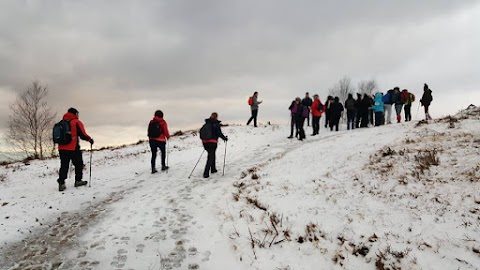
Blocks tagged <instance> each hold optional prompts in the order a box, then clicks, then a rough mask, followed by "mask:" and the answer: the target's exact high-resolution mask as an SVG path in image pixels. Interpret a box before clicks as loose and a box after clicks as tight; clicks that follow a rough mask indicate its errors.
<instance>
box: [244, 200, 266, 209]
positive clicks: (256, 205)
mask: <svg viewBox="0 0 480 270" xmlns="http://www.w3.org/2000/svg"><path fill="white" fill-rule="evenodd" d="M245 199H246V200H247V202H248V203H249V204H251V205H253V206H255V207H257V208H258V209H260V210H263V211H267V207H265V206H263V205H262V204H261V203H260V202H259V201H258V200H257V198H250V197H246V198H245Z"/></svg>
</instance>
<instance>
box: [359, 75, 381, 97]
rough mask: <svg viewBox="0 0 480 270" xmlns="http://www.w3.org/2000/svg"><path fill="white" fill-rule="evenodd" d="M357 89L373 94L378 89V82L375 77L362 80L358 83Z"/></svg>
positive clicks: (363, 92) (360, 91)
mask: <svg viewBox="0 0 480 270" xmlns="http://www.w3.org/2000/svg"><path fill="white" fill-rule="evenodd" d="M357 89H358V92H359V93H362V94H367V95H372V94H373V92H374V91H375V90H377V89H378V84H377V81H376V80H375V79H370V80H368V81H360V82H359V83H358V87H357Z"/></svg>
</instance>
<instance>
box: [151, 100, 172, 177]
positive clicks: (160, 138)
mask: <svg viewBox="0 0 480 270" xmlns="http://www.w3.org/2000/svg"><path fill="white" fill-rule="evenodd" d="M168 139H170V133H169V132H168V125H167V122H165V120H164V119H163V112H162V111H160V110H157V111H156V112H155V116H154V117H153V119H152V120H150V123H149V124H148V142H149V144H150V149H151V150H152V159H151V165H152V173H156V172H158V171H157V169H156V168H155V161H156V159H157V149H158V148H160V152H162V171H165V170H168V166H167V165H166V164H165V158H166V155H167V153H166V149H165V146H166V144H167V140H168Z"/></svg>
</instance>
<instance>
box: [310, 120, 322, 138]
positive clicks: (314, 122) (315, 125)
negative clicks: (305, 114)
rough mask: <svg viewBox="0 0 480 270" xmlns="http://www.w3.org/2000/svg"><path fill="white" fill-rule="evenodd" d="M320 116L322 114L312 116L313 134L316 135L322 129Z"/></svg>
mask: <svg viewBox="0 0 480 270" xmlns="http://www.w3.org/2000/svg"><path fill="white" fill-rule="evenodd" d="M320 118H321V116H312V127H313V134H314V135H316V134H318V132H319V131H320Z"/></svg>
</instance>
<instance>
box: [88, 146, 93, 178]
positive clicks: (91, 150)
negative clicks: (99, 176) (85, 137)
mask: <svg viewBox="0 0 480 270" xmlns="http://www.w3.org/2000/svg"><path fill="white" fill-rule="evenodd" d="M92 148H93V145H92V144H90V178H89V179H88V187H92V155H93V149H92Z"/></svg>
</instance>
